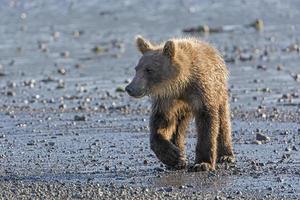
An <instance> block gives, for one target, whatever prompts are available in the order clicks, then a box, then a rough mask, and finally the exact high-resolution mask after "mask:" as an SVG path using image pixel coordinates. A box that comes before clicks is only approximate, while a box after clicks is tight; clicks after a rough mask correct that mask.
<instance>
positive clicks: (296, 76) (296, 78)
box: [294, 74, 300, 82]
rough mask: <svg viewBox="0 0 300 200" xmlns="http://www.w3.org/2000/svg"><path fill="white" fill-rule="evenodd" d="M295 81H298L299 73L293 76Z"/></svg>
mask: <svg viewBox="0 0 300 200" xmlns="http://www.w3.org/2000/svg"><path fill="white" fill-rule="evenodd" d="M294 79H295V81H297V82H300V74H296V75H295V76H294Z"/></svg>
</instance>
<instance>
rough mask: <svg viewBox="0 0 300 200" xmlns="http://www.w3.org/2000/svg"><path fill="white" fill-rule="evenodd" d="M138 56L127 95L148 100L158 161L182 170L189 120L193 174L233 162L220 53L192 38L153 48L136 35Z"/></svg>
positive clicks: (225, 70)
mask: <svg viewBox="0 0 300 200" xmlns="http://www.w3.org/2000/svg"><path fill="white" fill-rule="evenodd" d="M136 44H137V48H138V49H139V51H140V52H141V53H142V54H143V56H142V57H141V59H140V60H139V63H138V65H137V66H136V68H135V69H136V75H135V77H134V78H133V80H132V82H131V83H130V84H129V85H128V86H127V87H126V91H127V92H128V93H129V95H131V96H134V97H143V96H145V95H148V96H150V97H151V99H152V114H151V118H150V131H151V136H150V145H151V149H152V150H153V151H154V153H155V154H156V156H157V157H158V159H160V160H161V161H162V162H163V163H164V164H166V165H168V166H172V167H174V168H177V169H181V168H184V167H185V166H186V158H185V147H184V146H185V136H186V134H185V132H186V129H187V127H188V125H189V121H190V120H191V119H192V118H193V117H194V118H195V122H196V126H197V133H198V140H197V146H196V159H195V165H193V167H192V168H191V169H192V170H193V171H201V170H204V171H206V170H214V169H215V165H216V161H217V160H219V161H227V162H234V154H233V149H232V142H231V125H230V109H229V103H228V93H227V78H228V71H227V68H226V66H225V63H224V61H223V59H222V57H221V56H220V54H219V52H218V51H217V50H216V49H214V48H213V47H212V46H210V45H209V44H207V43H205V42H202V41H199V40H197V39H194V38H183V39H171V40H169V41H167V42H165V43H162V44H159V45H156V44H153V43H150V42H149V41H147V40H146V39H144V38H142V37H141V36H138V37H137V39H136Z"/></svg>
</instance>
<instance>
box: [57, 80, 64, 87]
mask: <svg viewBox="0 0 300 200" xmlns="http://www.w3.org/2000/svg"><path fill="white" fill-rule="evenodd" d="M56 88H57V89H63V88H65V82H64V81H63V80H59V81H58V84H57V86H56Z"/></svg>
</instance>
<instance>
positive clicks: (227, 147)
mask: <svg viewBox="0 0 300 200" xmlns="http://www.w3.org/2000/svg"><path fill="white" fill-rule="evenodd" d="M219 117H220V131H219V132H220V133H219V136H218V162H221V163H222V162H228V163H234V162H235V158H234V154H233V149H232V139H231V124H230V110H229V105H228V103H227V101H226V102H225V103H224V104H221V106H220V108H219Z"/></svg>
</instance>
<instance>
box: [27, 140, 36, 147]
mask: <svg viewBox="0 0 300 200" xmlns="http://www.w3.org/2000/svg"><path fill="white" fill-rule="evenodd" d="M27 145H28V146H33V145H35V141H34V140H30V141H29V142H27Z"/></svg>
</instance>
